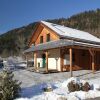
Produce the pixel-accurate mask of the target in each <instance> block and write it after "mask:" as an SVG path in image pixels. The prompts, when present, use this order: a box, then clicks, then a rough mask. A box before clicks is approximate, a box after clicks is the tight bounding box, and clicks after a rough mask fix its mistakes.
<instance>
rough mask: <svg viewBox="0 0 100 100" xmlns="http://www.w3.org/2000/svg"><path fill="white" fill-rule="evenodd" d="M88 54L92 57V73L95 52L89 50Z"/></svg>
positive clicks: (93, 70)
mask: <svg viewBox="0 0 100 100" xmlns="http://www.w3.org/2000/svg"><path fill="white" fill-rule="evenodd" d="M89 52H90V54H91V56H92V72H93V73H94V72H95V60H94V56H95V52H94V51H92V50H91V49H89Z"/></svg>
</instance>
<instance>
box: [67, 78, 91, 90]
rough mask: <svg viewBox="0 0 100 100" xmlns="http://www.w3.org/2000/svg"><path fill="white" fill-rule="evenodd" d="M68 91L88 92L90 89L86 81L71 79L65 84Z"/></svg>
mask: <svg viewBox="0 0 100 100" xmlns="http://www.w3.org/2000/svg"><path fill="white" fill-rule="evenodd" d="M67 87H68V91H69V92H75V91H80V90H82V91H86V92H88V91H89V90H90V89H91V86H90V84H89V83H88V82H85V83H84V82H81V81H79V82H76V81H75V80H72V81H70V82H69V83H68V85H67Z"/></svg>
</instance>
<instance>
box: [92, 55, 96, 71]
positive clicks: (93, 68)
mask: <svg viewBox="0 0 100 100" xmlns="http://www.w3.org/2000/svg"><path fill="white" fill-rule="evenodd" d="M92 71H93V73H94V72H95V62H94V55H93V56H92Z"/></svg>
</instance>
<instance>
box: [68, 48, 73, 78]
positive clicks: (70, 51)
mask: <svg viewBox="0 0 100 100" xmlns="http://www.w3.org/2000/svg"><path fill="white" fill-rule="evenodd" d="M69 54H70V74H71V77H72V76H73V72H72V48H70V49H69Z"/></svg>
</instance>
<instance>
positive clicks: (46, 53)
mask: <svg viewBox="0 0 100 100" xmlns="http://www.w3.org/2000/svg"><path fill="white" fill-rule="evenodd" d="M45 55H46V73H48V51H46V52H45Z"/></svg>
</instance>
